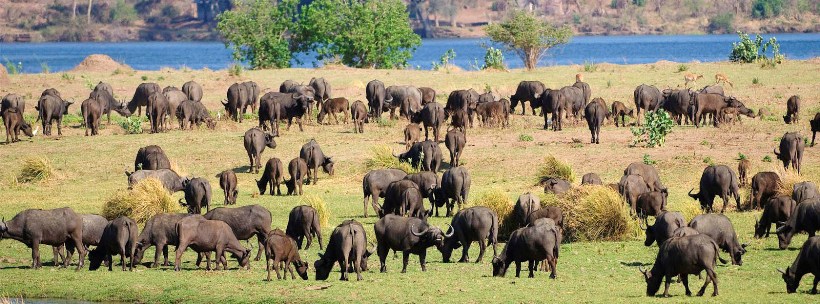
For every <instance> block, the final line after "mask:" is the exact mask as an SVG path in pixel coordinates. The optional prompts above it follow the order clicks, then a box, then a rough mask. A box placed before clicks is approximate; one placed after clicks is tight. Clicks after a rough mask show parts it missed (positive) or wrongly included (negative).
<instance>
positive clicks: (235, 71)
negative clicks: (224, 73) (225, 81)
mask: <svg viewBox="0 0 820 304" xmlns="http://www.w3.org/2000/svg"><path fill="white" fill-rule="evenodd" d="M242 70H243V68H242V65H241V64H237V63H233V64H231V66H229V67H228V75H230V76H234V77H239V76H242Z"/></svg>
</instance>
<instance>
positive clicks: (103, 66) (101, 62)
mask: <svg viewBox="0 0 820 304" xmlns="http://www.w3.org/2000/svg"><path fill="white" fill-rule="evenodd" d="M118 69H119V70H120V71H130V70H132V69H131V67H130V66H128V65H126V64H124V63H119V62H116V61H114V59H111V57H108V55H101V54H91V55H88V57H85V59H83V61H82V62H80V63H79V64H77V66H75V67H74V68H73V69H71V71H72V72H95V73H103V72H109V73H113V72H114V71H116V70H118Z"/></svg>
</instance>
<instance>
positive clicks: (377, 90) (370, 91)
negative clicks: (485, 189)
mask: <svg viewBox="0 0 820 304" xmlns="http://www.w3.org/2000/svg"><path fill="white" fill-rule="evenodd" d="M385 94H386V93H385V89H384V83H383V82H381V81H379V80H371V81H370V82H368V83H367V87H366V88H365V95H366V97H367V105H368V106H370V116H371V117H373V119H376V120H378V119H379V118H380V117H381V116H382V112H384V111H385V110H387V109H386V107H387V105H386V104H385V102H384V99H385Z"/></svg>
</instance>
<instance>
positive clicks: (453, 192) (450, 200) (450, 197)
mask: <svg viewBox="0 0 820 304" xmlns="http://www.w3.org/2000/svg"><path fill="white" fill-rule="evenodd" d="M471 184H472V180H471V179H470V172H469V171H467V168H465V167H451V168H450V169H448V170H447V171H445V172H444V174H443V175H442V176H441V186H440V187H439V189H438V190H437V192H436V195H435V197H436V206H444V205H446V206H447V216H452V215H453V209H454V208H455V207H456V205H457V206H458V209H459V210H461V208H463V206H464V204H466V203H467V198H468V197H469V195H470V185H471Z"/></svg>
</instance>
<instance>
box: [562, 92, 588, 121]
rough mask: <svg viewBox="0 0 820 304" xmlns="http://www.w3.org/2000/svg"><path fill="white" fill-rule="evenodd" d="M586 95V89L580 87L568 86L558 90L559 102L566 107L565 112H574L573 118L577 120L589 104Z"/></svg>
mask: <svg viewBox="0 0 820 304" xmlns="http://www.w3.org/2000/svg"><path fill="white" fill-rule="evenodd" d="M584 97H585V96H584V90H582V89H580V88H578V87H574V86H567V87H563V88H561V89H560V90H558V102H559V103H561V105H562V106H563V107H564V111H565V113H570V112H571V113H572V117H573V120H574V121H576V122H577V121H578V119H580V117H581V114H582V113H581V111H583V110H584V107H586V105H587V104H586V99H585V98H584Z"/></svg>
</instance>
